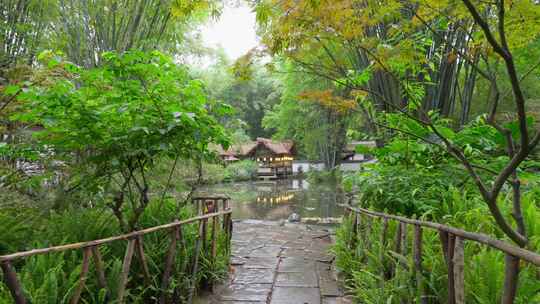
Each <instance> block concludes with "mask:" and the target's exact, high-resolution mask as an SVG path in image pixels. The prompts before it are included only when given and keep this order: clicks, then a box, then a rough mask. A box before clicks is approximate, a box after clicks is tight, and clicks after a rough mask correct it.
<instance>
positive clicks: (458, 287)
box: [453, 236, 465, 304]
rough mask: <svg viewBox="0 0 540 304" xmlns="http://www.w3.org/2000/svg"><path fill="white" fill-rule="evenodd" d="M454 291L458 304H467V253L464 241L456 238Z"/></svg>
mask: <svg viewBox="0 0 540 304" xmlns="http://www.w3.org/2000/svg"><path fill="white" fill-rule="evenodd" d="M453 264H454V289H455V302H456V304H465V252H464V244H463V239H462V238H460V237H458V236H456V237H455V245H454V258H453Z"/></svg>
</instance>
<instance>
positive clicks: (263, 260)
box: [244, 257, 279, 269]
mask: <svg viewBox="0 0 540 304" xmlns="http://www.w3.org/2000/svg"><path fill="white" fill-rule="evenodd" d="M278 262H279V258H278V257H250V258H246V259H244V268H246V269H248V268H256V269H258V268H261V269H275V268H276V266H277V264H278Z"/></svg>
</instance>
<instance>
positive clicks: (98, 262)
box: [92, 246, 108, 295]
mask: <svg viewBox="0 0 540 304" xmlns="http://www.w3.org/2000/svg"><path fill="white" fill-rule="evenodd" d="M92 257H93V259H94V266H95V267H96V276H97V283H98V287H99V288H100V289H105V291H106V295H107V294H108V289H107V279H106V278H105V267H104V266H103V260H102V258H101V253H100V252H99V247H98V246H92Z"/></svg>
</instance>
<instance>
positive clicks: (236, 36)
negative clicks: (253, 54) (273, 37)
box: [201, 5, 258, 60]
mask: <svg viewBox="0 0 540 304" xmlns="http://www.w3.org/2000/svg"><path fill="white" fill-rule="evenodd" d="M201 30H202V31H201V35H202V40H203V43H204V44H205V45H206V46H208V47H211V48H215V47H218V46H221V47H223V49H224V50H225V53H226V54H227V56H228V57H229V58H230V59H232V60H235V59H237V58H238V57H240V56H242V55H244V54H245V53H247V52H248V51H249V50H250V49H252V48H254V47H256V46H257V45H258V41H257V35H256V33H255V13H254V12H252V11H251V8H249V7H247V6H245V5H240V6H237V7H233V6H230V5H228V6H227V7H225V8H224V10H223V13H222V14H221V16H220V18H219V20H214V21H210V22H209V23H208V24H206V25H205V26H203V27H202V29H201Z"/></svg>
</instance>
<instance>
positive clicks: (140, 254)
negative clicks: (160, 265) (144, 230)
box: [135, 235, 152, 285]
mask: <svg viewBox="0 0 540 304" xmlns="http://www.w3.org/2000/svg"><path fill="white" fill-rule="evenodd" d="M136 245H137V246H136V247H135V248H136V250H137V256H138V257H139V262H140V263H141V267H142V271H143V276H144V281H145V282H146V284H147V285H150V284H151V283H152V279H151V276H150V270H149V269H148V263H147V262H146V256H145V255H144V245H143V238H142V236H141V235H138V236H137V238H136Z"/></svg>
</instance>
